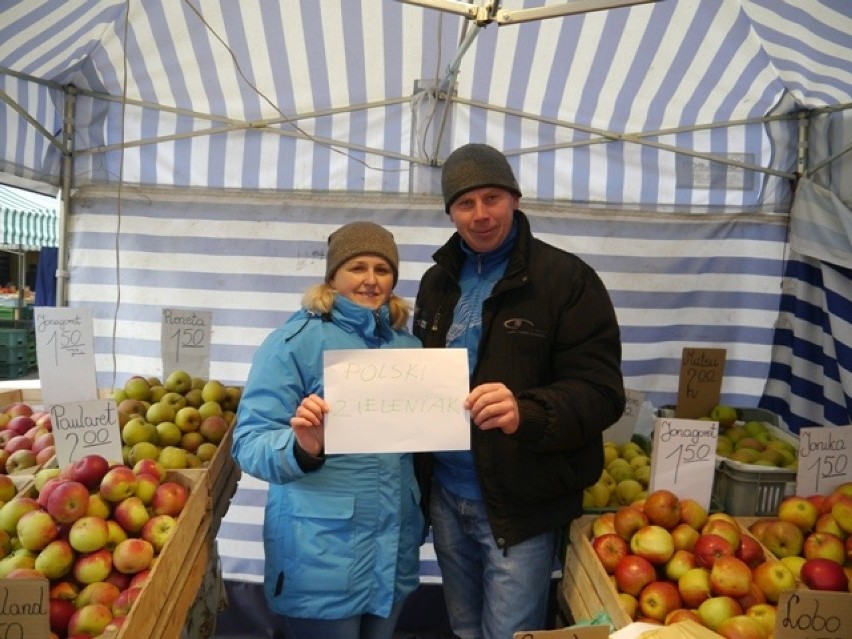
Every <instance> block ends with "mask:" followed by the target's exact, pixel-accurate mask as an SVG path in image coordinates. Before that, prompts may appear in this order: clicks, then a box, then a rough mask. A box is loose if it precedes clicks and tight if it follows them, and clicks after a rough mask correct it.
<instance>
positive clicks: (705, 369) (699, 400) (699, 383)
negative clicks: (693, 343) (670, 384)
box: [675, 348, 727, 419]
mask: <svg viewBox="0 0 852 639" xmlns="http://www.w3.org/2000/svg"><path fill="white" fill-rule="evenodd" d="M726 353H727V351H726V350H725V349H724V348H684V349H683V353H682V355H681V359H680V378H679V381H678V389H677V407H676V409H675V417H684V418H687V419H698V418H699V417H706V416H708V415H709V414H710V411H712V410H713V407H714V406H716V405H717V404H719V398H720V397H721V393H722V376H723V375H724V373H725V354H726Z"/></svg>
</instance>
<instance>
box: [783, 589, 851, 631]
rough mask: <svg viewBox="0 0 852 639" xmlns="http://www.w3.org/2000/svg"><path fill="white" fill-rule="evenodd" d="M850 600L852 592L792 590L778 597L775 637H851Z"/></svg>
mask: <svg viewBox="0 0 852 639" xmlns="http://www.w3.org/2000/svg"><path fill="white" fill-rule="evenodd" d="M849 601H850V596H849V593H848V592H829V591H826V590H802V589H796V590H788V591H787V592H785V593H783V594H782V595H781V597H780V598H779V599H778V605H777V608H776V615H775V633H774V635H775V639H849V637H852V606H850V605H849Z"/></svg>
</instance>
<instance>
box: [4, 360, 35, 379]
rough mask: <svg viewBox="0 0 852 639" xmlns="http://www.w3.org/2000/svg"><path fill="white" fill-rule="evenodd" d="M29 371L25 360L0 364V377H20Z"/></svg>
mask: <svg viewBox="0 0 852 639" xmlns="http://www.w3.org/2000/svg"><path fill="white" fill-rule="evenodd" d="M28 372H29V367H28V365H27V361H26V360H23V361H20V362H11V363H9V364H0V379H20V378H21V377H23V376H24V375H26V374H27V373H28Z"/></svg>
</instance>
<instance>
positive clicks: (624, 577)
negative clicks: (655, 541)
mask: <svg viewBox="0 0 852 639" xmlns="http://www.w3.org/2000/svg"><path fill="white" fill-rule="evenodd" d="M612 574H613V576H614V577H615V583H616V586H617V587H618V589H619V590H620V591H621V592H626V593H627V594H629V595H633V596H634V597H638V596H639V593H640V592H642V589H643V588H644V587H645V586H647V585H648V584H649V583H651V582H652V581H655V580H656V579H657V573H656V571H655V570H654V566H653V565H652V564H651V562H649V561H648V560H647V559H644V558H642V557H639V556H638V555H627V556H626V557H624V558H623V559H622V560H621V561H619V562H618V565H617V566H616V567H615V570H614V571H613V573H612Z"/></svg>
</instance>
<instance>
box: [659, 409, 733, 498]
mask: <svg viewBox="0 0 852 639" xmlns="http://www.w3.org/2000/svg"><path fill="white" fill-rule="evenodd" d="M718 437H719V423H718V422H711V421H706V420H699V419H670V418H664V417H658V418H657V419H656V420H655V422H654V443H653V450H654V453H653V455H652V456H651V482H650V485H649V486H648V490H649V491H654V490H659V489H662V488H665V489H667V490H670V491H672V492H673V493H675V494H676V495H677V496H678V497H680V498H682V499H685V498H687V497H690V498H692V499H695V500H696V501H697V502H698V503H700V504H701V505H703V506H704V507H705V508H708V509H709V507H710V492H711V489H712V487H713V474H714V473H715V472H716V441H717V439H718Z"/></svg>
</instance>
